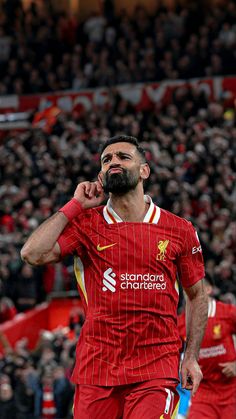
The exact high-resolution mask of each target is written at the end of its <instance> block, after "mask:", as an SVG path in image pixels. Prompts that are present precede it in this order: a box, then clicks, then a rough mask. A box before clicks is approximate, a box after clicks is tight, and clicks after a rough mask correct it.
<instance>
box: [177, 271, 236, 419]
mask: <svg viewBox="0 0 236 419" xmlns="http://www.w3.org/2000/svg"><path fill="white" fill-rule="evenodd" d="M204 282H205V286H206V291H207V294H208V322H207V327H206V331H205V336H204V338H203V341H202V346H201V349H200V354H199V365H200V367H201V369H202V373H203V380H202V381H201V383H200V386H199V388H198V391H197V393H196V395H195V396H194V397H193V398H192V401H191V406H190V410H189V415H188V419H221V418H230V419H231V418H232V419H233V418H234V417H235V415H236V350H235V346H234V341H233V335H234V334H235V333H236V307H235V306H233V305H231V304H225V303H222V302H220V301H216V300H215V299H214V298H212V297H211V295H212V290H213V285H214V282H213V280H212V279H211V277H210V276H207V277H206V278H205V280H204ZM178 321H179V329H180V334H181V337H182V338H183V339H185V314H184V313H183V314H182V315H181V316H180V317H179V319H178Z"/></svg>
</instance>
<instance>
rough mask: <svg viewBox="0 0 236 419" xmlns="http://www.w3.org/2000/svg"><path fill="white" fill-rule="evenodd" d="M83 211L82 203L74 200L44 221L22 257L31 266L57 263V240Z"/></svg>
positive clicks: (58, 252) (23, 251) (26, 244)
mask: <svg viewBox="0 0 236 419" xmlns="http://www.w3.org/2000/svg"><path fill="white" fill-rule="evenodd" d="M81 211H82V206H81V205H80V203H79V202H78V201H77V200H76V199H75V198H73V199H72V200H71V201H69V202H68V203H67V204H66V205H64V207H62V208H61V209H60V210H59V211H58V212H57V213H56V214H54V215H53V216H52V217H50V218H49V219H48V220H46V221H44V223H42V224H41V225H40V226H39V227H38V228H37V229H36V230H35V231H34V232H33V233H32V234H31V236H30V237H29V238H28V240H27V242H26V243H25V245H24V247H23V248H22V250H21V257H22V259H23V260H24V261H26V262H28V263H30V264H31V265H42V264H44V263H49V262H57V261H58V260H59V259H60V248H59V245H58V244H57V240H58V238H59V237H60V235H61V233H62V231H63V230H64V228H65V227H66V225H67V224H68V223H69V222H70V221H72V220H73V219H74V218H75V217H77V216H78V215H79V214H80V213H81Z"/></svg>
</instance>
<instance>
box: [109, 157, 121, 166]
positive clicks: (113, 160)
mask: <svg viewBox="0 0 236 419" xmlns="http://www.w3.org/2000/svg"><path fill="white" fill-rule="evenodd" d="M117 166H120V159H119V157H118V156H116V155H115V154H114V155H113V156H112V158H111V160H110V167H117Z"/></svg>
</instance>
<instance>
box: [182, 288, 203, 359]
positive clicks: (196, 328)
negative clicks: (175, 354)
mask: <svg viewBox="0 0 236 419" xmlns="http://www.w3.org/2000/svg"><path fill="white" fill-rule="evenodd" d="M207 313H208V300H207V295H206V294H205V292H204V289H203V288H202V292H201V293H198V294H197V295H195V296H194V297H193V298H189V297H187V299H186V331H187V339H186V350H185V356H186V357H189V358H194V359H198V356H199V350H200V346H201V342H202V338H203V336H204V332H205V327H206V323H207Z"/></svg>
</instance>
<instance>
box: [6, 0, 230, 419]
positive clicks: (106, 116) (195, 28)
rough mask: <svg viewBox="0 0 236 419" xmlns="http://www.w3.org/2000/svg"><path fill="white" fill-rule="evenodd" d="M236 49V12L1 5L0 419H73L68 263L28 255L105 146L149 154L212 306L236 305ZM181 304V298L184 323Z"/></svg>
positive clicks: (201, 6)
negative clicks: (45, 393) (47, 398)
mask: <svg viewBox="0 0 236 419" xmlns="http://www.w3.org/2000/svg"><path fill="white" fill-rule="evenodd" d="M235 47H236V2H235V1H223V0H222V1H213V0H212V1H204V2H203V1H198V2H194V1H174V0H166V1H164V0H163V1H157V0H149V1H148V0H139V1H138V2H137V1H135V0H133V1H131V0H130V1H129V2H127V1H124V0H119V1H118V0H116V1H115V0H114V1H113V0H86V1H85V0H67V1H66V0H64V1H63V0H61V1H60V2H58V1H52V0H51V1H42V0H41V1H40V0H39V1H36V0H35V1H30V0H27V1H20V0H11V1H10V0H9V1H0V253H1V258H0V351H1V355H0V357H1V358H0V371H1V372H0V388H1V387H2V386H3V389H4V390H2V392H3V395H1V394H0V409H1V403H2V401H3V405H4V409H5V410H6V412H8V413H7V416H6V417H8V419H10V418H11V417H14V418H19V419H21V418H22V419H27V418H29V419H30V418H37V417H43V418H44V417H45V418H48V417H58V418H70V417H71V410H70V407H71V405H72V397H73V387H72V385H71V384H70V383H69V377H70V373H71V368H72V367H73V362H74V350H75V343H76V340H77V337H78V335H79V332H80V328H81V326H82V324H83V310H82V308H81V303H80V299H79V296H78V293H77V285H76V280H75V276H74V272H73V260H72V259H71V258H67V259H65V260H64V261H63V262H61V263H59V264H57V265H55V266H53V265H48V266H45V267H37V268H33V267H31V266H27V265H25V264H23V263H22V261H21V259H20V254H19V251H20V249H21V247H22V245H23V243H24V242H25V240H26V238H27V237H28V236H29V234H30V233H31V232H32V231H33V230H34V229H35V228H36V227H37V226H38V225H39V224H40V223H41V222H42V221H44V220H45V219H46V218H48V217H49V216H50V215H51V214H53V213H54V212H55V211H56V210H57V209H59V208H60V207H61V206H62V205H63V204H64V203H65V202H67V201H68V200H69V199H70V198H71V197H72V196H73V192H74V189H75V187H76V185H77V183H78V182H81V181H84V180H94V179H95V178H96V174H97V173H98V170H99V153H98V150H99V146H100V145H101V144H102V143H103V142H104V141H105V140H106V139H107V138H108V137H110V136H113V135H116V134H119V133H125V134H127V135H133V136H135V137H137V138H138V140H139V141H140V142H141V143H142V145H143V147H144V148H145V149H146V150H147V159H148V163H149V165H150V167H151V171H152V172H151V176H150V179H149V180H148V182H147V183H146V192H147V193H148V194H149V195H150V196H151V197H152V199H153V201H154V202H155V203H156V204H157V205H159V206H160V207H162V208H165V209H167V210H169V211H172V212H174V213H175V214H177V215H180V216H181V217H185V218H187V219H189V220H191V221H192V223H193V224H194V226H195V227H196V229H197V231H198V233H199V237H200V241H201V244H202V248H203V254H204V259H205V267H206V271H207V273H208V274H209V276H210V277H211V278H212V279H213V280H214V284H215V285H214V287H213V296H214V298H216V299H218V300H222V301H224V302H226V303H231V304H236V262H235V253H236V250H235V249H236V182H235V180H236V116H235V98H236V48H235ZM182 303H183V298H182V293H181V295H180V303H179V311H181V308H182ZM44 382H45V383H46V384H47V383H49V384H50V383H52V382H53V383H54V384H55V383H56V384H55V385H54V387H55V388H56V390H54V391H55V395H54V396H55V397H54V399H55V402H54V404H53V406H49V410H50V409H51V412H52V413H51V416H50V415H49V416H47V415H46V413H42V412H43V411H44V412H46V411H47V408H48V407H47V406H46V407H45V406H44V409H46V410H42V409H43V407H42V403H41V400H42V388H43V386H42V383H44ZM22 383H23V384H22ZM22 389H23V390H22ZM13 390H14V394H15V396H14V397H13V396H12V392H13ZM0 393H1V391H0ZM62 394H63V397H62ZM64 396H65V397H64ZM4 397H5V399H4ZM62 400H63V403H61V404H60V403H59V401H62ZM6 401H7V403H6ZM3 405H2V406H3ZM7 405H8V406H10V407H9V411H8V410H7V408H8V407H6V406H7ZM2 408H3V407H2ZM14 409H15V410H14ZM5 410H4V411H5ZM11 411H12V412H13V413H12V416H10V413H9V412H11ZM16 412H17V413H16ZM53 415H54V416H53ZM4 417H5V416H4Z"/></svg>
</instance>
